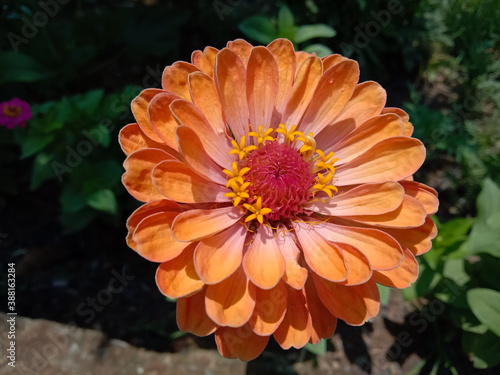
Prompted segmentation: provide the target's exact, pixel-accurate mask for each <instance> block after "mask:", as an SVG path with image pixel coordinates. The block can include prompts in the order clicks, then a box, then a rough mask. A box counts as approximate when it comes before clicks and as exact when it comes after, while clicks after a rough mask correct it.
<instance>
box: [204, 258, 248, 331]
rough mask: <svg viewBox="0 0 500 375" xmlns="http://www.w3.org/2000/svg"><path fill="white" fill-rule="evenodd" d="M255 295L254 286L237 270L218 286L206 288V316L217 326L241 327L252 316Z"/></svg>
mask: <svg viewBox="0 0 500 375" xmlns="http://www.w3.org/2000/svg"><path fill="white" fill-rule="evenodd" d="M255 294H256V287H255V285H253V284H252V283H251V282H250V281H249V280H248V279H247V277H246V276H245V273H244V272H243V269H242V268H239V269H238V270H236V272H234V273H233V274H232V275H231V276H229V277H228V278H226V279H225V280H223V281H221V282H220V283H219V284H215V285H208V286H207V295H206V297H205V304H206V307H207V314H208V316H209V317H210V319H212V320H213V321H214V322H215V323H217V324H218V325H221V326H228V327H241V326H242V325H244V324H245V323H246V322H248V320H249V319H250V317H251V316H252V313H253V310H254V308H255V298H256V297H255Z"/></svg>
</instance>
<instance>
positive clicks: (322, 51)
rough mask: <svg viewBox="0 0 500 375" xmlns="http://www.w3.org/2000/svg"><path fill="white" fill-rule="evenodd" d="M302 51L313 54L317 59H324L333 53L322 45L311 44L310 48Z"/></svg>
mask: <svg viewBox="0 0 500 375" xmlns="http://www.w3.org/2000/svg"><path fill="white" fill-rule="evenodd" d="M303 51H304V52H307V53H315V54H316V55H317V56H319V57H325V56H328V55H331V54H332V53H333V51H332V50H331V49H330V48H329V47H327V46H325V45H324V44H311V45H310V46H307V47H306V48H304V49H303Z"/></svg>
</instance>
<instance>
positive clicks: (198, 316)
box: [177, 290, 218, 336]
mask: <svg viewBox="0 0 500 375" xmlns="http://www.w3.org/2000/svg"><path fill="white" fill-rule="evenodd" d="M177 325H178V326H179V329H180V330H181V331H184V332H191V333H192V334H194V335H196V336H208V335H210V334H211V333H214V332H215V330H216V329H217V328H218V326H217V325H216V324H215V323H214V322H213V321H212V320H211V319H210V318H209V317H208V315H207V313H206V311H205V290H201V291H199V292H198V293H196V294H194V295H192V296H190V297H184V298H179V299H178V300H177Z"/></svg>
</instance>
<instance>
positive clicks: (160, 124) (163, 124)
mask: <svg viewBox="0 0 500 375" xmlns="http://www.w3.org/2000/svg"><path fill="white" fill-rule="evenodd" d="M178 99H180V98H179V97H178V96H177V95H174V94H172V93H170V92H163V93H161V94H158V95H156V96H155V97H154V98H153V99H152V100H151V102H150V103H149V106H148V114H149V120H150V121H151V124H152V127H153V129H154V130H155V132H156V134H158V136H159V137H160V138H161V139H162V140H163V141H164V142H165V144H166V145H168V146H169V147H171V148H172V149H174V150H175V151H178V148H177V140H176V139H175V129H176V128H177V126H178V124H177V121H175V118H174V116H173V114H172V112H171V111H170V104H172V102H173V101H174V100H178Z"/></svg>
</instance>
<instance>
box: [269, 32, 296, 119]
mask: <svg viewBox="0 0 500 375" xmlns="http://www.w3.org/2000/svg"><path fill="white" fill-rule="evenodd" d="M267 49H268V50H269V51H271V53H272V54H273V56H274V59H275V60H276V62H277V63H278V75H279V80H278V92H277V93H276V103H275V107H276V117H274V116H273V121H272V124H271V126H272V127H273V128H276V127H278V125H279V124H280V122H281V116H282V115H283V111H284V110H285V105H286V100H287V98H288V95H289V93H290V91H291V89H292V84H293V79H294V77H295V51H294V49H293V44H292V42H290V41H289V40H288V39H284V38H281V39H275V40H273V41H272V42H271V43H270V44H269V45H268V46H267Z"/></svg>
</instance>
